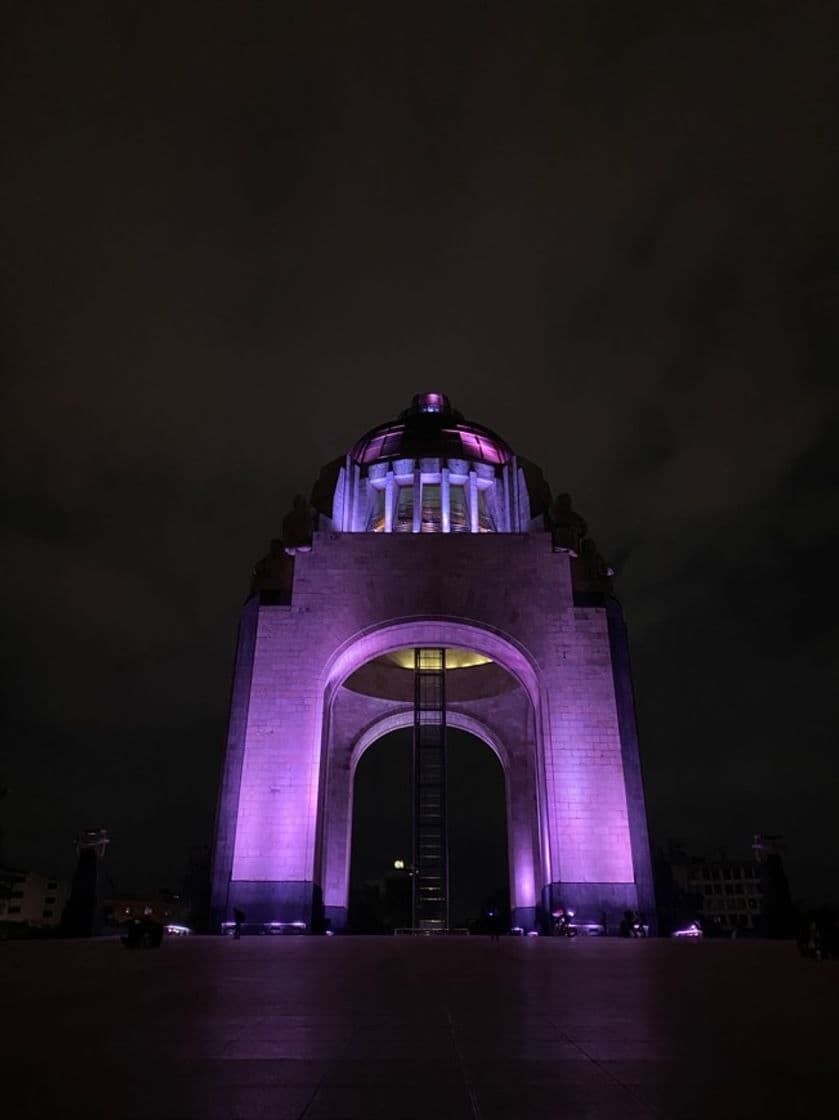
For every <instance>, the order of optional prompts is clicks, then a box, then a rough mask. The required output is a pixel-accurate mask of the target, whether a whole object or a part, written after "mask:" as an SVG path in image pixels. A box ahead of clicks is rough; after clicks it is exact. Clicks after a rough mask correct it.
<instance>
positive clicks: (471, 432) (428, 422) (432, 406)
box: [350, 393, 513, 467]
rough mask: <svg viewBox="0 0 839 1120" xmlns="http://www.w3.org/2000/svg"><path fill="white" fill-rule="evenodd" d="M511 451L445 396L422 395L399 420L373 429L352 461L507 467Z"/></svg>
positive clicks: (357, 447) (358, 445)
mask: <svg viewBox="0 0 839 1120" xmlns="http://www.w3.org/2000/svg"><path fill="white" fill-rule="evenodd" d="M512 457H513V452H512V451H511V449H510V447H509V446H508V445H507V444H506V443H505V442H504V440H503V439H501V437H500V436H498V435H496V434H495V432H492V431H490V429H489V428H484V427H483V426H482V425H481V424H473V423H472V422H471V421H467V420H465V419H464V417H463V414H462V413H460V412H457V411H456V410H455V409H453V408H452V406H451V404H450V403H449V398H448V397H447V396H445V395H444V394H443V393H418V394H417V395H416V396H415V397H414V399H413V403H412V404H411V407H410V408H406V409H405V411H404V412H402V413H400V415H399V418H398V420H395V421H390V422H389V423H387V424H380V425H379V426H378V427H376V428H372V429H371V430H370V431H369V432H367V434H366V435H364V436H362V437H361V439H360V440H358V442H357V443H356V444H355V445H354V446H353V448H352V450H351V451H350V458H351V459H352V460H353V461H354V462H356V463H358V464H359V465H361V466H365V467H369V466H370V464H371V463H381V462H392V461H394V460H397V459H426V458H427V459H435V458H438V459H465V460H466V461H467V462H472V463H487V464H489V465H491V466H493V467H498V466H503V465H504V464H505V463H508V462H509V461H510V460H511V459H512Z"/></svg>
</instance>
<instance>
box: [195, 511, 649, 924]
mask: <svg viewBox="0 0 839 1120" xmlns="http://www.w3.org/2000/svg"><path fill="white" fill-rule="evenodd" d="M245 619H246V625H245V624H244V623H243V633H245V639H243V641H244V642H245V647H246V648H245V649H244V652H243V649H242V643H241V642H240V654H239V659H238V662H237V670H236V680H235V681H234V690H233V696H234V701H233V708H232V714H231V737H230V740H229V744H228V758H227V763H226V767H225V774H224V780H223V785H222V792H221V798H220V808H219V824H218V836H219V840H218V842H217V849H216V862H215V876H214V913H215V916H216V919H217V920H220V917H221V916H222V915H223V914H224V913H226V912H227V913H229V909H230V907H231V906H233V905H239V904H241V905H242V907H243V909H245V910H246V913H247V914H248V918H249V919H250V920H266V921H267V920H280V921H288V920H299V919H302V920H305V921H307V922H312V921H313V920H316V918H317V914H318V912H319V908H320V907H321V905H323V906H324V907H325V909H326V913H327V915H328V916H329V917H330V918H332V920H333V922H335V923H336V924H340V922H341V920H342V915H343V914H344V913H345V908H346V905H347V887H348V877H349V830H350V827H351V797H352V774H353V772H354V767H355V764H356V763H357V761H358V758H359V757H360V755H361V753H362V752H363V750H364V749H365V748H366V746H368V745H369V743H370V742H372V741H374V739H375V738H376V737H378V735H379V734H384V733H385V732H386V730H388V729H390V727H392V726H400V724H399V722H398V721H399V720H401V719H403V718H405V713H404V711H400V710H398V708H399V706H398V705H394V704H392V703H391V704H390V705H388V702H386V701H373V700H369V698H360V699H353V698H352V697H351V696H349V694H348V690H347V689H345V688H343V687H342V685H343V682H344V681H345V680H346V679H347V677H348V676H349V675H350V674H351V673H352V672H353V671H354V670H355V669H356V668H358V667H359V666H360V665H361V664H363V663H365V662H366V661H368V660H370V659H371V658H373V657H376V656H378V655H379V654H381V653H385V652H387V651H389V650H394V649H400V648H405V647H411V646H416V645H428V646H440V645H450V646H458V647H462V648H468V649H475V650H477V651H479V652H481V653H484V654H486V655H487V656H489V657H491V658H492V659H493V660H495V661H497V662H498V663H499V664H500V665H502V666H504V667H505V668H506V669H507V670H508V671H509V672H510V673H511V674H512V675H513V676H514V677H515V678H516V681H517V682H518V687H517V688H516V689H514V690H513V691H511V692H510V693H509V694H507V695H506V696H505V697H504V698H498V699H492V700H487V701H485V702H484V701H482V702H475V703H473V704H471V706H470V705H462V706H461V710H460V711H454V712H453V715H452V723H453V725H454V726H464V727H466V728H467V729H471V730H474V731H475V732H476V733H477V734H479V735H480V737H481V738H483V739H484V740H485V741H486V742H488V743H489V744H490V746H492V747H493V749H494V750H495V751H496V753H497V754H498V756H499V758H500V759H501V762H502V765H503V766H504V769H505V775H506V779H507V799H508V829H509V837H510V856H511V869H510V882H511V894H512V901H513V905H514V907H515V908H516V912H517V915H518V916H519V919H520V924H527V925H532V924H533V922H534V921H535V920H536V914H537V910H538V908H539V906H540V904H541V903H542V902H543V901H544V902H545V903H546V904H547V905H550V904H551V903H552V902H553V901H554V900H556V899H557V898H559V897H561V898H562V899H563V901H565V902H567V903H568V904H569V905H574V904H576V908H577V911H578V914H579V913H584V912H585V911H586V910H588V911H589V912H590V913H591V914H593V915H594V916H595V917H597V918H599V912H600V909H602V908H607V909H608V910H610V911H616V910H618V909H620V910H622V909H625V908H627V907H633V908H634V907H635V906H638V905H640V906H642V907H644V908H646V909H647V910H648V912H651V911H652V896H651V893H650V892H651V886H650V877H649V855H648V852H647V849H646V823H645V821H644V811H643V790H642V788H641V784H640V770H639V769H638V761H637V742H636V741H635V738H634V713H633V712H632V711H631V705H629V706H628V701H627V692H626V687H625V682H626V681H628V662H627V663H626V665H622V664H619V662H620V656H619V651H618V654H615V648H616V647H615V642H616V640H617V639H616V636H615V627H614V625H611V628H610V619H609V616H608V612H607V609H606V608H605V606H604V607H579V606H575V605H574V602H573V596H572V588H571V574H570V568H569V560H568V556H567V554H565V553H556V552H554V551H553V549H552V546H551V539H550V535H549V534H547V533H544V532H533V533H528V534H519V533H506V534H488V535H486V534H485V535H475V536H471V535H469V534H462V535H442V534H440V535H432V534H429V535H411V534H406V535H398V534H387V535H385V534H373V533H361V532H357V533H335V532H320V533H317V534H316V535H315V539H314V545H313V548H312V550H311V552H308V553H302V554H298V555H297V556H296V557H295V570H294V584H293V592H292V595H291V602H290V603H288V604H287V605H269V604H268V603H267V602H262V603H260V602H259V601H258V598H257V599H254V600H251V602H250V603H249V605H248V607H247V608H246V613H245ZM628 695H629V697H630V699H631V688H630V691H629V694H628ZM389 720H390V722H388V721H389ZM394 720H396V721H397V722H396V723H393V721H394ZM458 721H460V722H459V723H458Z"/></svg>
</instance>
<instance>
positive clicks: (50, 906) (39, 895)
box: [0, 868, 70, 928]
mask: <svg viewBox="0 0 839 1120" xmlns="http://www.w3.org/2000/svg"><path fill="white" fill-rule="evenodd" d="M0 881H2V889H0V922H15V923H24V924H26V925H27V926H43V927H50V928H51V927H53V926H57V925H58V924H59V923H60V921H61V914H62V912H63V910H64V906H65V903H66V902H67V899H68V897H69V894H70V884H69V883H67V882H65V881H64V880H63V879H53V878H50V877H49V876H48V875H41V874H39V873H38V872H37V871H20V870H16V869H14V868H4V869H3V870H2V871H0Z"/></svg>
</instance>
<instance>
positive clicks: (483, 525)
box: [478, 490, 495, 533]
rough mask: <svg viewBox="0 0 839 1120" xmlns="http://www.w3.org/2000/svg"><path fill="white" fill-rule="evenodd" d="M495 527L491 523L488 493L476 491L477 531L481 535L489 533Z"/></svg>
mask: <svg viewBox="0 0 839 1120" xmlns="http://www.w3.org/2000/svg"><path fill="white" fill-rule="evenodd" d="M494 528H495V526H494V525H493V523H492V516H491V514H490V512H489V491H487V490H479V491H478V531H479V532H481V533H491V532H492V531H493V530H494Z"/></svg>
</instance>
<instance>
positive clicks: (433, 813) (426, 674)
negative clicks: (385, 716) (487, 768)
mask: <svg viewBox="0 0 839 1120" xmlns="http://www.w3.org/2000/svg"><path fill="white" fill-rule="evenodd" d="M413 862H414V869H413V877H414V890H413V927H414V929H423V930H428V931H434V930H437V931H445V930H447V929H448V928H449V856H448V845H447V842H446V651H445V649H415V650H414V861H413Z"/></svg>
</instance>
